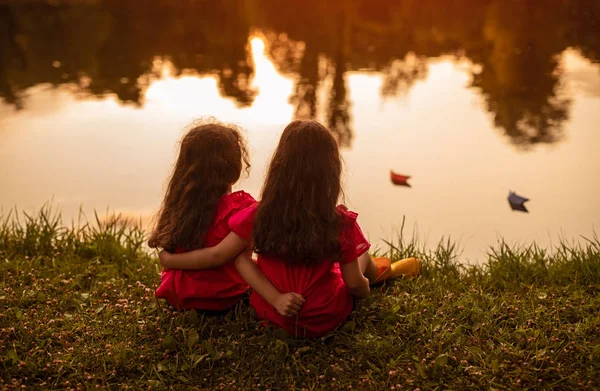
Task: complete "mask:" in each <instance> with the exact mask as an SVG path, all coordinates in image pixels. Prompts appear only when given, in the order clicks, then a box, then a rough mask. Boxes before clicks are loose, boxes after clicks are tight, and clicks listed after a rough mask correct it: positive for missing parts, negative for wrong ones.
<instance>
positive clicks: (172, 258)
mask: <svg viewBox="0 0 600 391" xmlns="http://www.w3.org/2000/svg"><path fill="white" fill-rule="evenodd" d="M247 245H248V242H247V241H246V240H245V239H244V238H242V237H241V236H239V235H237V234H236V233H235V232H230V233H229V235H227V236H226V237H225V239H223V240H221V242H220V243H219V244H217V245H216V246H214V247H205V248H201V249H199V250H194V251H189V252H187V253H182V254H171V253H169V252H167V251H165V250H163V251H161V252H160V253H159V254H158V257H159V258H160V263H161V265H162V267H163V268H165V269H182V270H198V269H212V268H215V267H219V266H222V265H224V264H226V263H227V262H228V261H230V260H232V259H234V258H235V257H236V256H237V255H238V254H239V253H241V252H242V251H244V249H246V247H247Z"/></svg>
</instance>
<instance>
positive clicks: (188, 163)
mask: <svg viewBox="0 0 600 391" xmlns="http://www.w3.org/2000/svg"><path fill="white" fill-rule="evenodd" d="M189 128H190V129H189V131H188V132H187V133H186V135H185V136H184V137H183V139H182V140H181V148H180V150H179V156H178V157H177V162H176V163H175V167H174V169H173V174H172V175H171V179H170V181H169V185H168V187H167V191H166V194H165V198H164V200H163V203H162V205H161V208H160V211H159V213H158V218H157V221H156V226H155V228H154V230H153V232H152V234H151V235H150V239H149V240H148V245H149V246H150V247H154V248H157V247H158V248H166V249H171V250H174V249H176V248H183V249H185V250H191V249H195V248H201V247H203V245H204V236H205V234H206V231H207V230H208V229H209V227H210V225H211V223H212V221H213V219H214V214H215V211H216V208H217V205H218V204H219V199H220V198H221V196H223V195H224V194H225V193H227V191H228V190H229V188H230V187H231V185H233V184H234V183H235V182H237V180H238V179H239V178H240V175H241V172H242V170H243V167H244V166H245V167H246V170H249V168H250V163H249V158H248V149H247V147H246V142H245V140H244V137H243V136H242V133H241V131H240V129H239V128H237V127H235V126H232V125H224V124H221V123H219V122H217V121H215V120H214V119H210V120H201V121H197V122H194V123H192V124H191V125H190V126H189Z"/></svg>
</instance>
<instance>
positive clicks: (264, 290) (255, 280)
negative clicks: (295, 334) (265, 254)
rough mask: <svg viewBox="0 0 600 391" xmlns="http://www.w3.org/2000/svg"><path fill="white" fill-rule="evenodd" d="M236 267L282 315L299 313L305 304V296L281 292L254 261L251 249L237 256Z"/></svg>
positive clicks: (287, 315)
mask: <svg viewBox="0 0 600 391" xmlns="http://www.w3.org/2000/svg"><path fill="white" fill-rule="evenodd" d="M235 267H236V268H237V270H238V272H239V273H240V275H241V276H242V278H244V280H246V282H247V283H248V285H250V286H251V287H252V289H253V290H254V291H256V293H258V294H259V295H260V296H261V297H262V298H263V299H265V300H266V301H267V303H269V304H271V305H272V306H273V307H275V309H276V310H277V312H279V314H280V315H281V316H286V317H291V316H294V315H297V314H298V311H300V309H301V308H302V304H304V297H302V296H301V295H299V294H297V293H294V292H288V293H281V292H279V290H278V289H277V288H275V286H274V285H273V284H272V283H271V281H269V279H268V278H267V277H265V275H264V274H263V272H262V271H261V270H260V268H259V267H258V265H257V264H256V263H254V261H253V260H252V258H251V253H250V251H245V252H243V253H241V254H240V255H239V256H238V257H237V258H236V260H235Z"/></svg>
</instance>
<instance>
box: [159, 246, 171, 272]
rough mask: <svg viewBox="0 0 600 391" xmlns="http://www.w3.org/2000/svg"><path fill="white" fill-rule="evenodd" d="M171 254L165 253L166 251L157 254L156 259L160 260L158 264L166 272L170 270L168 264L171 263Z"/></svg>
mask: <svg viewBox="0 0 600 391" xmlns="http://www.w3.org/2000/svg"><path fill="white" fill-rule="evenodd" d="M172 256H173V254H171V253H170V252H168V251H166V250H162V251H161V252H159V253H158V259H160V264H161V266H162V267H163V269H165V270H168V269H170V267H169V263H170V261H171V258H172Z"/></svg>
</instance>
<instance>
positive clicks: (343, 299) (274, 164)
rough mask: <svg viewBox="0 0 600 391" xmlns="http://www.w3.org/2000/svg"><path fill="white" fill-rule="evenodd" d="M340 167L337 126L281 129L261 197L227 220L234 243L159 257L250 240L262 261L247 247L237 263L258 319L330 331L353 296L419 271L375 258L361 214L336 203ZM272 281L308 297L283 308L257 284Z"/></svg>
mask: <svg viewBox="0 0 600 391" xmlns="http://www.w3.org/2000/svg"><path fill="white" fill-rule="evenodd" d="M341 173H342V162H341V158H340V154H339V149H338V145H337V142H336V140H335V138H334V137H333V135H332V134H331V132H329V130H327V128H325V127H324V126H323V125H321V124H320V123H318V122H316V121H294V122H292V123H290V124H289V125H288V126H287V127H286V128H285V130H284V131H283V133H282V135H281V139H280V141H279V145H278V147H277V149H276V151H275V153H274V155H273V158H272V161H271V164H270V166H269V169H268V173H267V177H266V180H265V183H264V186H263V190H262V200H261V201H260V203H257V204H253V205H251V206H249V207H248V208H245V209H244V210H242V211H240V212H238V213H236V214H235V215H234V216H233V217H232V218H231V219H230V220H229V226H230V228H231V230H232V233H231V234H230V236H231V238H232V239H231V241H230V242H229V246H230V247H229V248H227V249H226V247H228V244H226V243H225V241H224V242H223V243H222V245H219V246H216V247H214V248H207V249H204V250H200V251H194V252H190V253H188V254H183V255H173V254H168V253H162V254H161V262H163V264H164V265H170V266H169V267H177V265H178V264H179V263H182V262H188V263H192V264H193V263H195V262H202V261H203V260H204V259H215V257H216V258H218V255H217V254H218V253H219V252H221V253H227V251H229V253H232V252H236V251H239V249H240V248H245V246H246V243H248V242H249V243H252V249H253V250H254V251H255V252H256V253H257V254H258V262H257V263H254V262H253V260H252V259H251V258H250V254H248V252H244V253H242V254H240V255H239V256H238V257H237V258H236V261H235V265H236V267H237V269H238V270H239V272H240V274H241V275H242V276H243V277H244V279H245V280H246V281H247V282H248V283H249V284H250V286H251V287H252V288H253V290H254V292H253V294H252V296H251V298H250V304H251V305H252V306H253V307H254V308H255V309H256V312H257V314H258V316H259V318H261V319H264V320H266V321H268V322H270V323H271V324H274V325H276V326H279V327H281V328H283V329H284V330H286V331H287V332H288V333H290V334H292V335H295V336H307V337H314V336H320V335H324V334H326V333H328V332H329V331H331V330H333V329H335V328H337V327H338V326H339V325H340V324H342V323H343V322H344V321H345V319H346V318H347V317H348V315H349V314H350V312H351V311H352V309H353V307H354V301H355V299H360V298H364V297H366V296H368V295H369V292H370V285H371V284H374V283H377V282H380V281H383V280H386V279H389V278H394V277H397V276H400V275H410V276H412V275H416V274H418V273H419V271H420V263H419V261H418V260H416V259H415V258H409V259H405V260H402V261H399V262H396V263H394V264H391V262H390V260H389V259H387V258H376V259H375V260H373V259H372V258H371V257H370V256H369V254H368V253H367V251H368V250H369V247H370V244H369V242H368V241H367V239H366V238H365V237H364V235H363V233H362V232H361V229H360V227H359V225H358V223H357V214H356V213H354V212H351V211H348V210H347V209H346V208H345V207H343V206H341V205H339V206H336V205H337V203H338V200H339V198H340V194H341V191H342V189H341ZM236 246H237V247H236ZM219 248H220V249H219ZM221 256H223V255H221ZM267 283H269V284H272V285H274V286H275V288H276V290H278V291H281V292H296V293H297V294H299V295H301V296H302V299H303V300H304V301H298V302H293V303H292V304H291V305H290V308H289V310H288V312H287V313H282V312H281V311H278V310H277V309H276V308H273V306H272V305H270V304H269V302H270V301H271V299H270V298H269V297H268V296H265V295H264V294H263V293H261V291H260V290H259V289H261V286H262V284H267Z"/></svg>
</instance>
